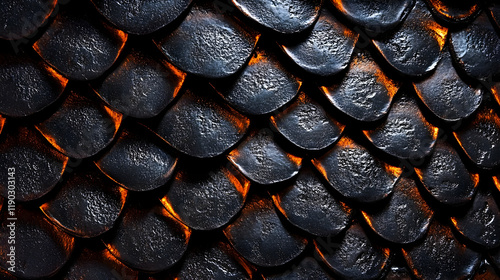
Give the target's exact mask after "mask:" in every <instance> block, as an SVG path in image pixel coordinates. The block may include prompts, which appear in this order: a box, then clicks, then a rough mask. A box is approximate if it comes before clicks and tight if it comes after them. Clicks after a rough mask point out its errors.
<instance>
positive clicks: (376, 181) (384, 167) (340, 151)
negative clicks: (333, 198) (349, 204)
mask: <svg viewBox="0 0 500 280" xmlns="http://www.w3.org/2000/svg"><path fill="white" fill-rule="evenodd" d="M313 163H314V165H315V166H316V168H317V169H318V170H319V171H320V172H321V174H323V176H324V177H325V178H326V179H327V180H328V182H329V183H330V185H332V186H333V187H334V188H335V189H336V190H337V191H338V192H339V193H341V194H342V195H344V196H346V197H348V198H351V199H354V200H358V201H361V202H374V201H378V200H381V199H383V198H385V197H387V196H388V195H389V194H390V193H391V192H392V190H393V188H394V184H395V183H396V181H397V180H398V178H399V175H400V174H401V172H402V170H401V169H400V168H395V167H392V166H390V165H388V164H386V163H384V162H382V161H381V160H379V159H377V158H375V157H374V156H373V155H372V154H371V153H370V152H369V151H368V150H367V149H366V148H364V147H363V146H361V145H359V144H357V143H355V142H354V141H352V140H351V139H349V138H348V137H346V136H344V137H343V138H342V139H341V140H340V141H339V143H337V145H335V147H333V148H332V149H331V150H330V151H328V152H327V153H326V154H325V155H323V156H322V157H320V158H317V159H314V160H313Z"/></svg>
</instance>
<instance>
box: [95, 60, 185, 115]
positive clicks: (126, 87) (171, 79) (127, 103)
mask: <svg viewBox="0 0 500 280" xmlns="http://www.w3.org/2000/svg"><path fill="white" fill-rule="evenodd" d="M185 76H186V75H185V74H184V73H182V72H180V71H179V70H177V69H176V68H175V67H173V66H172V65H170V64H169V63H167V62H165V61H162V60H160V59H158V58H156V57H153V56H151V55H148V54H146V53H143V52H139V51H136V50H132V52H131V53H130V54H128V55H127V57H126V58H125V59H124V60H123V61H122V62H121V64H120V65H119V66H118V67H117V68H116V69H115V70H114V71H113V73H111V74H110V75H109V76H107V77H106V79H105V80H104V82H103V83H102V84H101V85H100V86H98V87H97V92H98V94H99V96H101V98H102V99H103V100H104V101H106V102H107V103H108V104H109V105H110V106H111V107H113V108H115V109H116V110H118V111H120V112H122V113H123V114H125V115H129V116H132V117H136V118H149V117H154V116H156V115H158V114H159V113H160V112H161V111H162V110H163V109H165V107H166V106H167V105H168V104H169V103H170V102H171V101H172V99H174V98H175V96H176V95H177V93H178V92H179V89H180V88H181V86H182V83H183V81H184V78H185Z"/></svg>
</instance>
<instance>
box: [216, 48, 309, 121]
mask: <svg viewBox="0 0 500 280" xmlns="http://www.w3.org/2000/svg"><path fill="white" fill-rule="evenodd" d="M221 83H222V84H223V85H222V86H221V87H220V92H221V94H222V96H224V99H226V101H227V102H228V103H229V104H231V105H232V106H234V108H236V109H238V110H239V111H241V112H243V113H247V114H252V115H261V114H266V113H270V112H272V111H274V110H276V109H278V108H280V107H281V106H283V105H285V104H286V103H288V102H289V101H290V100H292V98H293V97H295V95H297V92H298V90H299V88H300V85H301V84H302V82H301V81H300V80H299V79H298V78H297V77H295V76H294V75H292V74H291V73H290V72H289V71H287V70H286V69H285V68H284V67H283V66H282V65H281V64H280V63H279V61H278V60H277V58H276V57H275V56H274V55H272V54H268V53H266V52H265V51H263V50H260V49H258V50H256V52H255V54H254V56H253V57H252V58H251V59H250V61H249V62H248V65H247V66H246V67H245V69H243V71H242V72H241V74H239V75H238V77H237V78H236V79H235V80H234V81H232V82H229V83H228V82H226V81H223V82H221ZM217 88H219V87H217Z"/></svg>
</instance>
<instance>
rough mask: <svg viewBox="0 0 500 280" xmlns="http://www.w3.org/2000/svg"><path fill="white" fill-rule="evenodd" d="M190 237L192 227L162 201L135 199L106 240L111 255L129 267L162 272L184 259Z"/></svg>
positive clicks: (126, 208)
mask: <svg viewBox="0 0 500 280" xmlns="http://www.w3.org/2000/svg"><path fill="white" fill-rule="evenodd" d="M146 204H147V205H146ZM190 236H191V230H190V229H189V228H188V227H187V226H185V225H184V224H182V223H180V222H179V221H178V220H177V219H175V218H174V217H173V216H172V215H171V214H169V213H168V211H167V210H166V209H165V208H164V207H163V206H162V205H161V203H160V202H159V201H154V202H150V201H148V202H138V201H135V200H133V201H131V202H130V203H127V205H126V207H125V209H124V211H123V213H122V218H121V220H120V221H119V223H118V225H117V226H116V227H115V230H114V232H113V233H112V234H111V235H107V236H106V237H105V238H104V239H103V241H104V243H105V245H106V247H107V248H108V250H109V251H110V252H111V254H113V256H115V257H116V258H117V259H119V260H120V261H121V262H123V263H124V264H126V265H127V266H130V267H132V268H134V269H139V270H143V271H148V272H159V271H162V270H165V269H167V268H169V267H171V266H172V265H174V264H175V263H176V262H178V261H179V260H180V259H181V257H182V256H183V255H184V252H185V251H186V250H187V245H188V241H189V238H190Z"/></svg>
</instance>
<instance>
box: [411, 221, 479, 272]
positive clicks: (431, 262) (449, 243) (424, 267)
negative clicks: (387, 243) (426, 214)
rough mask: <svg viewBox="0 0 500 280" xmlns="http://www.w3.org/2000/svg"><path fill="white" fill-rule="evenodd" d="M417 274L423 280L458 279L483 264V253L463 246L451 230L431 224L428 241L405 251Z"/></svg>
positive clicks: (423, 241)
mask: <svg viewBox="0 0 500 280" xmlns="http://www.w3.org/2000/svg"><path fill="white" fill-rule="evenodd" d="M403 255H404V257H405V259H406V262H407V263H408V265H409V267H410V268H411V269H412V270H413V273H414V274H416V275H418V276H419V278H421V279H458V278H467V277H470V276H471V275H472V273H473V272H474V271H475V270H476V268H477V267H478V265H479V261H480V260H479V254H478V253H477V252H474V251H473V250H471V249H469V248H467V247H466V246H464V245H462V244H460V243H459V242H458V240H457V239H456V238H455V237H454V236H453V233H452V232H451V230H450V228H449V227H447V226H445V225H442V224H440V223H439V222H437V221H434V222H432V223H431V226H430V228H429V232H428V233H427V235H426V237H425V238H424V240H422V241H421V242H419V243H418V244H416V245H414V246H410V247H407V248H403Z"/></svg>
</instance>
